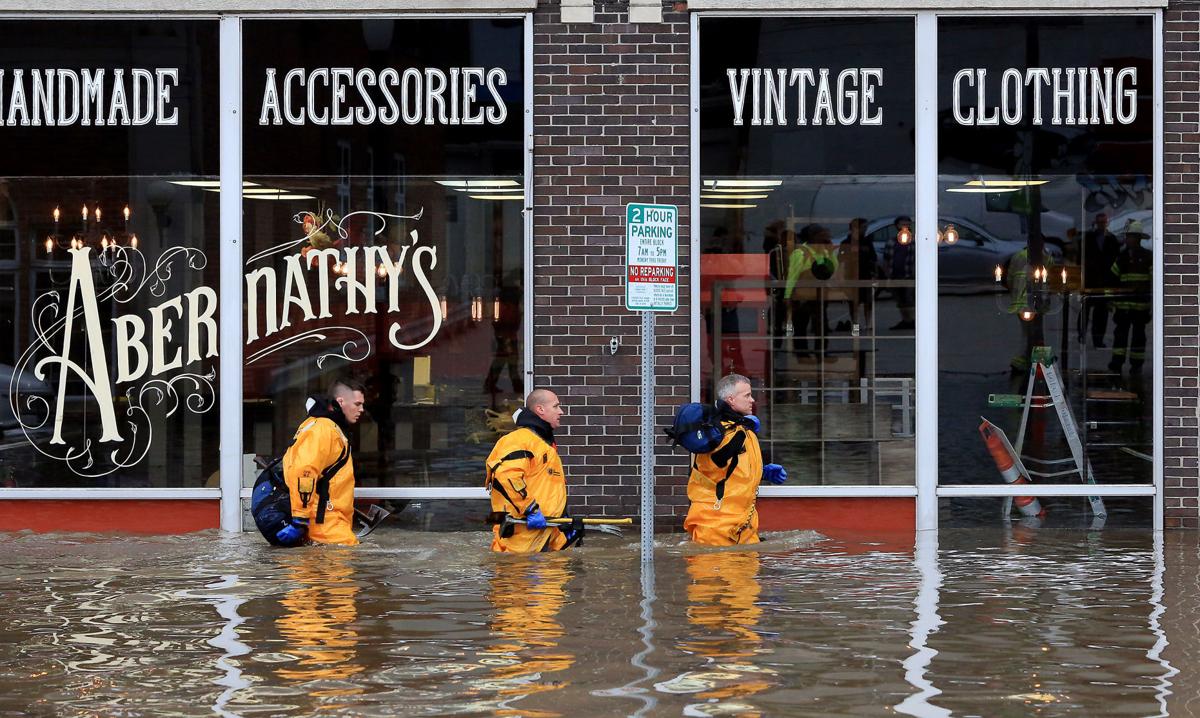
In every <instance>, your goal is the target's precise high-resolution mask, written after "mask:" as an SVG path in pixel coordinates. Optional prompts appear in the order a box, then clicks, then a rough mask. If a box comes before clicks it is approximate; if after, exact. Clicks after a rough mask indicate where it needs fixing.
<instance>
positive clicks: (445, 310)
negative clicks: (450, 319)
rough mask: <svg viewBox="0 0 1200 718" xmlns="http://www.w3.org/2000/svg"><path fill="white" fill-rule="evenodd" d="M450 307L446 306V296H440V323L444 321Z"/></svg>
mask: <svg viewBox="0 0 1200 718" xmlns="http://www.w3.org/2000/svg"><path fill="white" fill-rule="evenodd" d="M449 308H450V307H449V306H448V305H447V304H446V295H445V294H443V295H442V321H446V315H447V313H448V312H447V310H448V309H449Z"/></svg>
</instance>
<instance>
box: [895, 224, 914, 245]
mask: <svg viewBox="0 0 1200 718" xmlns="http://www.w3.org/2000/svg"><path fill="white" fill-rule="evenodd" d="M896 241H897V242H899V243H900V244H908V243H910V242H912V229H911V228H909V226H908V225H904V226H903V227H901V228H900V231H899V232H897V233H896Z"/></svg>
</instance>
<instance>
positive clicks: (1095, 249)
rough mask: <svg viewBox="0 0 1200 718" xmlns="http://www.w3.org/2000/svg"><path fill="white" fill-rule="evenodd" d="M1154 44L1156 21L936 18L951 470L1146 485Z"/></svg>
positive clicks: (947, 462) (974, 515)
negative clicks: (937, 19) (937, 23)
mask: <svg viewBox="0 0 1200 718" xmlns="http://www.w3.org/2000/svg"><path fill="white" fill-rule="evenodd" d="M1153 48H1154V39H1153V22H1152V18H1150V17H1139V16H1116V17H1038V18H978V17H971V18H965V17H964V18H941V19H940V20H939V36H938V51H939V60H938V62H939V65H938V99H939V113H938V114H939V129H938V137H939V157H940V160H939V182H938V185H939V193H938V236H939V238H940V246H939V250H938V272H939V297H938V301H939V321H940V326H939V338H940V347H939V349H940V363H939V400H940V410H939V416H938V418H939V447H940V452H941V455H940V473H939V479H940V482H941V483H942V484H995V483H1001V482H1004V481H1024V480H1031V481H1032V482H1033V483H1042V484H1047V483H1062V484H1075V485H1078V484H1079V483H1080V482H1081V481H1084V482H1090V481H1094V482H1096V483H1098V484H1109V483H1122V484H1127V483H1150V482H1151V480H1152V465H1151V455H1152V453H1153V451H1152V446H1151V442H1152V437H1153V426H1154V424H1153V422H1154V418H1153V411H1152V406H1153V403H1154V402H1153V391H1152V375H1153V372H1152V367H1153V361H1154V357H1153V356H1151V352H1150V348H1151V327H1152V325H1153V321H1152V320H1153V313H1154V310H1153V304H1152V299H1151V288H1152V284H1153V282H1154V281H1156V278H1155V277H1154V276H1153V272H1152V266H1153V257H1154V252H1156V251H1158V250H1157V247H1156V241H1157V240H1156V237H1157V236H1158V230H1157V229H1156V227H1157V225H1158V218H1156V217H1154V216H1153V214H1154V213H1153V208H1154V193H1155V191H1157V188H1155V187H1154V186H1153V182H1152V178H1153V128H1154V121H1153V120H1154V60H1153ZM1039 365H1040V366H1039ZM1002 503H1003V500H1001V499H995V500H970V501H966V500H964V501H952V502H950V505H949V506H948V507H944V508H946V509H948V514H949V515H948V516H947V517H946V518H947V519H948V520H950V521H951V522H954V521H960V522H967V523H971V522H974V521H985V522H986V521H994V516H995V515H996V514H997V513H998V512H999V511H1000V510H1001V508H1000V507H1001V504H1002ZM1014 504H1015V506H1014V507H1012V508H1011V510H1012V511H1014V512H1018V510H1019V513H1021V514H1022V515H1030V516H1032V515H1035V514H1037V513H1038V511H1037V510H1036V509H1037V508H1038V506H1039V504H1038V502H1034V501H1030V500H1029V499H1017V500H1016V501H1015V502H1014ZM1070 505H1071V506H1074V507H1075V508H1076V509H1079V510H1066V511H1065V512H1060V513H1061V514H1069V515H1070V516H1071V517H1081V518H1082V519H1086V518H1087V516H1089V515H1094V514H1096V513H1098V512H1103V502H1099V503H1097V501H1092V502H1090V503H1089V502H1083V501H1080V502H1074V503H1070ZM1133 505H1136V506H1145V503H1144V502H1142V503H1137V502H1134V504H1133ZM1055 520H1067V519H1065V518H1064V517H1063V516H1062V515H1060V516H1059V517H1058V518H1057V519H1055Z"/></svg>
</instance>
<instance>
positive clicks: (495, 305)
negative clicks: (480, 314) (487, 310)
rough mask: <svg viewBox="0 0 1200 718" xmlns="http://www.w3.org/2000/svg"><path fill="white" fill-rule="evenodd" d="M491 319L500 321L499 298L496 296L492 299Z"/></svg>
mask: <svg viewBox="0 0 1200 718" xmlns="http://www.w3.org/2000/svg"><path fill="white" fill-rule="evenodd" d="M492 321H493V322H498V321H500V298H499V297H496V298H495V299H493V300H492Z"/></svg>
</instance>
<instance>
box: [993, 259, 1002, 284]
mask: <svg viewBox="0 0 1200 718" xmlns="http://www.w3.org/2000/svg"><path fill="white" fill-rule="evenodd" d="M992 276H993V277H995V278H996V283H997V284H999V283H1000V282H1001V281H1002V280H1003V279H1004V268H1003V267H1001V266H1000V265H999V264H997V265H996V268H995V269H993V270H992Z"/></svg>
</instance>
